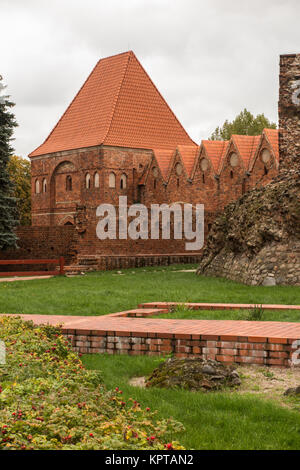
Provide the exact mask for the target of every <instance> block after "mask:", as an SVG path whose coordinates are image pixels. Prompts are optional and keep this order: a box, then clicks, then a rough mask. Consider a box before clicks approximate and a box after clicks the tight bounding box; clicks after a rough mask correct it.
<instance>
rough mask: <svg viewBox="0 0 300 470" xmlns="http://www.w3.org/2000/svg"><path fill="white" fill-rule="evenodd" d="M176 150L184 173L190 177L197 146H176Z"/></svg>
mask: <svg viewBox="0 0 300 470" xmlns="http://www.w3.org/2000/svg"><path fill="white" fill-rule="evenodd" d="M177 149H178V151H179V153H180V155H181V159H182V162H183V164H184V167H185V170H186V173H187V175H188V177H190V176H191V173H192V170H193V168H194V164H195V159H196V155H197V153H198V150H199V147H198V146H197V145H178V147H177Z"/></svg>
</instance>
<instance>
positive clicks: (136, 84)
mask: <svg viewBox="0 0 300 470" xmlns="http://www.w3.org/2000/svg"><path fill="white" fill-rule="evenodd" d="M101 144H104V145H110V146H121V147H129V148H146V149H153V148H160V149H171V148H173V149H174V148H175V147H176V146H177V145H178V144H183V145H195V144H194V142H193V141H192V140H191V138H190V137H189V136H188V134H187V133H186V131H185V130H184V128H183V127H182V125H181V124H180V122H179V121H178V120H177V118H176V116H175V115H174V113H173V112H172V110H171V109H170V108H169V106H168V105H167V103H166V101H165V100H164V98H163V97H162V96H161V94H160V93H159V91H158V90H157V88H156V87H155V85H154V84H153V82H152V81H151V79H150V78H149V76H148V75H147V73H146V72H145V70H144V69H143V67H142V66H141V64H140V63H139V61H138V60H137V58H136V57H135V55H134V54H133V52H131V51H130V52H125V53H123V54H118V55H116V56H112V57H108V58H105V59H102V60H100V61H99V62H98V63H97V65H96V67H95V68H94V69H93V71H92V73H91V74H90V76H89V77H88V79H87V80H86V82H85V83H84V84H83V86H82V88H81V89H80V90H79V92H78V93H77V95H76V96H75V98H74V99H73V101H72V102H71V104H70V106H69V107H68V108H67V110H66V111H65V113H64V114H63V116H62V117H61V119H60V120H59V122H58V123H57V125H56V126H55V127H54V129H53V130H52V132H51V133H50V135H49V136H48V138H47V139H46V140H45V142H44V143H43V144H42V145H40V146H39V147H38V148H37V149H36V150H34V151H33V152H32V153H31V154H30V156H31V157H33V156H37V155H43V154H46V153H53V152H58V151H62V150H71V149H77V148H83V147H91V146H97V145H101Z"/></svg>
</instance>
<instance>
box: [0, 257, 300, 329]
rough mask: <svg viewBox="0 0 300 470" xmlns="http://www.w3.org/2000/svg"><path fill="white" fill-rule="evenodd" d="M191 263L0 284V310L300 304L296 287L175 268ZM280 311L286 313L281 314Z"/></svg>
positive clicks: (99, 311) (86, 311)
mask: <svg viewBox="0 0 300 470" xmlns="http://www.w3.org/2000/svg"><path fill="white" fill-rule="evenodd" d="M193 267H195V266H194V265H183V266H180V265H177V266H168V267H156V268H139V269H128V270H123V271H122V272H123V273H124V274H123V275H119V274H117V272H116V271H106V272H95V273H91V274H87V275H85V276H78V277H73V278H67V277H55V278H51V279H43V280H38V279H37V280H33V281H18V282H1V283H0V312H1V313H34V314H45V315H46V314H48V315H51V314H53V315H54V314H56V315H104V314H107V313H113V312H118V311H122V310H127V309H130V308H136V306H137V305H138V304H139V303H142V302H153V301H174V302H236V303H255V304H261V303H273V304H291V305H295V304H300V288H299V287H294V286H276V287H262V286H258V287H257V286H246V285H243V284H239V283H237V282H233V281H228V280H226V279H221V278H209V277H199V276H196V275H195V273H193V272H178V271H180V270H181V269H191V268H193ZM210 314H211V315H214V314H215V312H210ZM227 314H228V315H231V314H232V312H226V315H227ZM280 315H282V316H283V317H284V313H282V312H280ZM295 321H297V320H295Z"/></svg>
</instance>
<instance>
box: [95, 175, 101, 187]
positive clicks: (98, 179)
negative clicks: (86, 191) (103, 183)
mask: <svg viewBox="0 0 300 470" xmlns="http://www.w3.org/2000/svg"><path fill="white" fill-rule="evenodd" d="M94 186H95V188H99V187H100V176H99V173H95V174H94Z"/></svg>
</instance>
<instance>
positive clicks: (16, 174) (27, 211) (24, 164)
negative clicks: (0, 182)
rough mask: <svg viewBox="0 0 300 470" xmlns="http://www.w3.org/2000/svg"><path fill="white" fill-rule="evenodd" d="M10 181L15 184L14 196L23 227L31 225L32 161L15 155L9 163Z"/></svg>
mask: <svg viewBox="0 0 300 470" xmlns="http://www.w3.org/2000/svg"><path fill="white" fill-rule="evenodd" d="M7 168H8V172H9V175H10V179H11V180H12V181H13V183H14V186H15V188H14V196H15V198H16V199H17V209H18V213H19V218H20V224H21V225H30V224H31V173H30V161H29V160H27V159H26V158H22V157H18V156H17V155H13V156H12V157H11V158H10V160H9V162H8V167H7Z"/></svg>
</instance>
